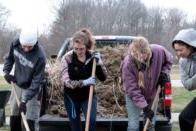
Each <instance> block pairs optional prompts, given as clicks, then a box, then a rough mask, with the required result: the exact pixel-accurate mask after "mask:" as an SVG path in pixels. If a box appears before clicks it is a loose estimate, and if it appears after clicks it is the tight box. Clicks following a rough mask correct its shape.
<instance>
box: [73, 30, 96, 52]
mask: <svg viewBox="0 0 196 131" xmlns="http://www.w3.org/2000/svg"><path fill="white" fill-rule="evenodd" d="M72 41H73V43H80V44H84V45H85V46H86V49H87V50H91V49H93V48H94V45H95V40H94V39H93V35H92V33H91V31H90V30H89V29H87V28H83V29H81V30H79V31H77V32H76V33H74V34H73V36H72Z"/></svg>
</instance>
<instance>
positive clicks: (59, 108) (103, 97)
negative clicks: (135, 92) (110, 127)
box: [48, 46, 127, 117]
mask: <svg viewBox="0 0 196 131" xmlns="http://www.w3.org/2000/svg"><path fill="white" fill-rule="evenodd" d="M126 49H127V46H117V47H115V48H112V47H105V48H102V49H98V51H99V52H100V53H101V55H102V60H103V63H104V65H105V66H106V68H107V71H108V74H107V80H106V81H105V82H104V83H101V82H98V83H97V85H96V87H95V90H96V94H97V99H98V108H97V112H98V116H100V117H111V116H114V117H120V116H125V115H126V109H125V100H124V93H123V91H122V86H121V84H120V82H119V81H120V80H119V78H120V63H121V61H122V59H123V58H124V55H125V53H126ZM48 69H49V71H48V73H49V77H48V78H49V86H48V91H49V93H48V94H49V95H48V100H49V113H52V114H60V115H63V116H66V114H65V109H64V105H63V88H62V87H63V85H62V84H61V81H60V74H61V68H60V62H50V64H49V68H48Z"/></svg>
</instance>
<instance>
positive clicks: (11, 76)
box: [4, 74, 16, 84]
mask: <svg viewBox="0 0 196 131" xmlns="http://www.w3.org/2000/svg"><path fill="white" fill-rule="evenodd" d="M4 78H5V80H6V81H7V82H8V83H9V84H11V82H13V83H16V79H15V77H14V76H13V75H10V74H5V75H4Z"/></svg>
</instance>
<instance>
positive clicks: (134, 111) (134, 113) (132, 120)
mask: <svg viewBox="0 0 196 131" xmlns="http://www.w3.org/2000/svg"><path fill="white" fill-rule="evenodd" d="M126 107H127V112H128V127H127V131H139V118H140V113H141V111H142V109H140V108H139V107H137V106H135V104H134V103H133V101H132V100H131V99H130V98H129V97H128V96H126ZM155 114H156V112H155ZM155 122H156V117H153V119H152V122H150V126H149V128H148V131H154V126H155Z"/></svg>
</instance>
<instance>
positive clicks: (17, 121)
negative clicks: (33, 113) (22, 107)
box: [10, 116, 35, 131]
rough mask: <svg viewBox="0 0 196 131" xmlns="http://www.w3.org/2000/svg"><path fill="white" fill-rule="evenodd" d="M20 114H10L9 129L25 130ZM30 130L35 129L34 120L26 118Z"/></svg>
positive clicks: (14, 130)
mask: <svg viewBox="0 0 196 131" xmlns="http://www.w3.org/2000/svg"><path fill="white" fill-rule="evenodd" d="M21 122H22V119H21V116H10V131H25V127H24V125H23V124H22V123H21ZM27 123H28V126H29V129H30V131H35V128H34V124H35V121H32V120H27Z"/></svg>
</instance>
